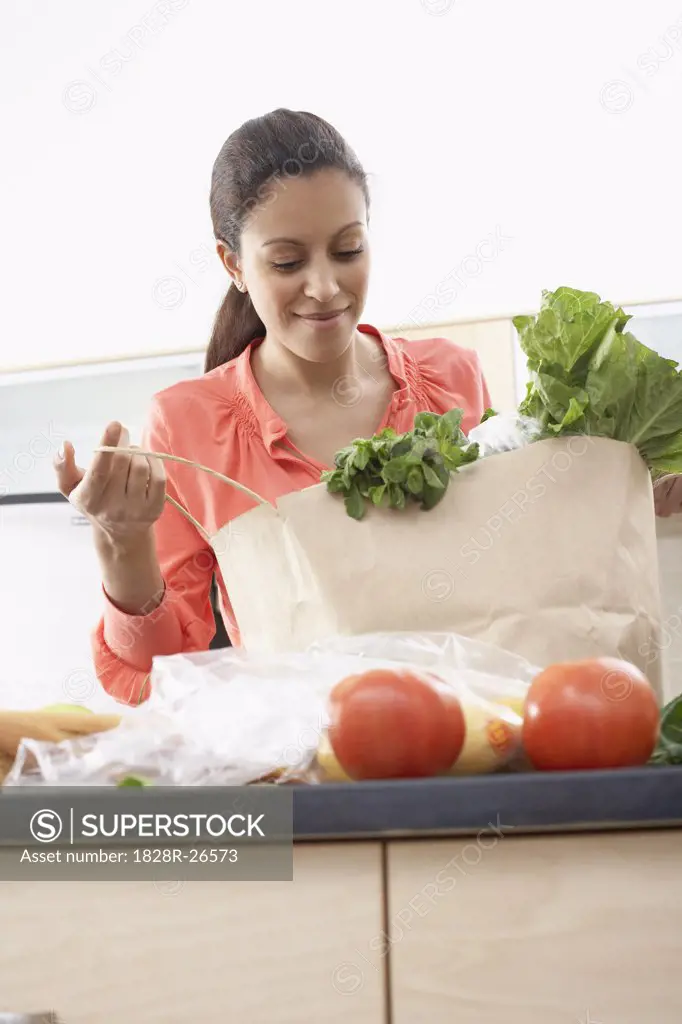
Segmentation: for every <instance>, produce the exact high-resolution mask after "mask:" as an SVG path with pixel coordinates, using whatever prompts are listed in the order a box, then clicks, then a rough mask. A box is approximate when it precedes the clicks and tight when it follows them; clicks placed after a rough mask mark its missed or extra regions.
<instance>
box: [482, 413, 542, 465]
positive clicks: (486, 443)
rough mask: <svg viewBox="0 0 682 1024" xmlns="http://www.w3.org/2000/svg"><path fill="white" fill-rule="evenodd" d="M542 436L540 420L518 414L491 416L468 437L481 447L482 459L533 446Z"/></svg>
mask: <svg viewBox="0 0 682 1024" xmlns="http://www.w3.org/2000/svg"><path fill="white" fill-rule="evenodd" d="M541 436H542V426H541V424H540V422H539V420H535V419H532V418H531V417H529V416H521V415H519V413H517V412H511V413H506V412H505V413H498V414H497V415H496V416H490V417H489V418H488V419H487V420H484V422H483V423H479V424H478V426H477V427H474V428H473V430H471V431H470V432H469V435H468V437H469V440H470V441H475V442H476V443H477V444H478V445H479V448H480V456H481V458H485V456H486V455H497V454H498V453H499V452H512V451H515V450H516V449H517V448H525V446H526V445H527V444H532V442H533V441H537V440H538V439H539V438H540V437H541Z"/></svg>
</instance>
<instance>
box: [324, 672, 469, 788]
mask: <svg viewBox="0 0 682 1024" xmlns="http://www.w3.org/2000/svg"><path fill="white" fill-rule="evenodd" d="M330 717H331V722H330V725H329V730H328V734H329V742H330V744H331V746H332V749H333V751H334V753H335V755H336V757H337V759H338V761H339V764H340V765H341V767H342V768H343V769H344V771H345V772H346V773H347V774H348V775H349V776H350V777H351V778H353V779H398V778H418V777H424V776H429V775H438V774H440V773H442V772H446V771H447V770H448V769H449V768H451V767H452V765H453V764H454V762H455V761H456V760H457V758H458V757H459V754H460V751H461V749H462V746H463V745H464V734H465V729H466V726H465V722H464V714H463V712H462V708H461V706H460V703H459V700H458V699H457V697H456V696H455V695H454V694H452V695H450V694H447V693H445V694H442V693H441V692H440V691H439V690H437V689H436V688H435V686H432V685H431V684H430V683H429V682H428V681H427V680H426V679H425V678H423V677H421V676H419V675H417V674H416V673H415V672H412V671H410V670H408V669H405V670H402V669H401V670H390V669H373V670H371V671H369V672H364V673H362V674H361V675H355V676H349V677H348V678H347V679H344V680H342V682H340V683H339V684H338V685H337V686H336V687H335V688H334V690H333V691H332V693H331V716H330Z"/></svg>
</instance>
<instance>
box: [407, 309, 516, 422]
mask: <svg viewBox="0 0 682 1024" xmlns="http://www.w3.org/2000/svg"><path fill="white" fill-rule="evenodd" d="M387 333H389V334H392V335H394V336H395V337H400V338H407V339H409V340H415V341H416V340H417V339H419V338H451V339H452V341H454V342H456V343H457V344H458V345H462V347H463V348H472V349H474V351H476V352H478V355H479V356H480V359H481V366H482V367H483V373H484V374H485V378H486V381H487V383H488V390H489V391H490V397H491V399H492V402H493V405H494V407H495V409H497V410H499V411H500V412H510V411H512V410H513V409H515V408H516V406H517V404H518V400H517V397H516V379H515V375H516V365H515V358H516V357H515V349H514V341H513V339H514V337H515V331H514V327H513V324H512V322H511V320H480V321H477V322H475V323H467V324H440V325H436V326H434V327H423V328H419V329H417V330H412V329H403V328H396V329H395V330H394V331H388V332H387Z"/></svg>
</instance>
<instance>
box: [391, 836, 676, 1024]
mask: <svg viewBox="0 0 682 1024" xmlns="http://www.w3.org/2000/svg"><path fill="white" fill-rule="evenodd" d="M681 865H682V830H674V831H660V832H655V831H649V832H637V833H634V832H632V833H628V832H621V833H602V834H599V835H597V834H572V835H562V836H514V835H510V834H506V835H502V834H501V835H500V836H498V837H495V836H492V837H491V836H481V837H480V838H479V840H477V839H476V838H473V839H469V840H467V839H461V840H459V839H458V840H456V841H454V840H445V839H443V840H436V841H430V842H426V841H422V842H418V841H415V842H400V841H395V842H391V843H390V844H389V851H388V894H389V906H388V923H387V927H386V931H387V934H388V939H389V943H390V963H391V971H390V975H391V1002H392V1021H393V1024H446V1022H447V1024H452V1022H454V1021H456V1022H457V1024H502V1022H504V1024H581V1022H582V1024H643V1022H645V1021H646V1022H651V1024H653V1022H654V1021H655V1022H656V1024H679V1021H680V1020H681V1019H682V1010H681V1009H680V1006H681V1003H680V986H679V964H680V955H681V953H682V924H681V922H682V870H680V866H681Z"/></svg>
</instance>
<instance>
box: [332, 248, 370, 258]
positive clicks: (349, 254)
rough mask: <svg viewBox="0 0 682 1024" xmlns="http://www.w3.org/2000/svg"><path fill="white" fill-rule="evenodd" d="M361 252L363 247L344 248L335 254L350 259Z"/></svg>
mask: <svg viewBox="0 0 682 1024" xmlns="http://www.w3.org/2000/svg"><path fill="white" fill-rule="evenodd" d="M361 252H364V249H362V248H360V249H346V250H345V251H344V252H337V254H336V255H337V256H340V257H341V259H344V260H349V259H352V258H353V256H359V255H360V253H361Z"/></svg>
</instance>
